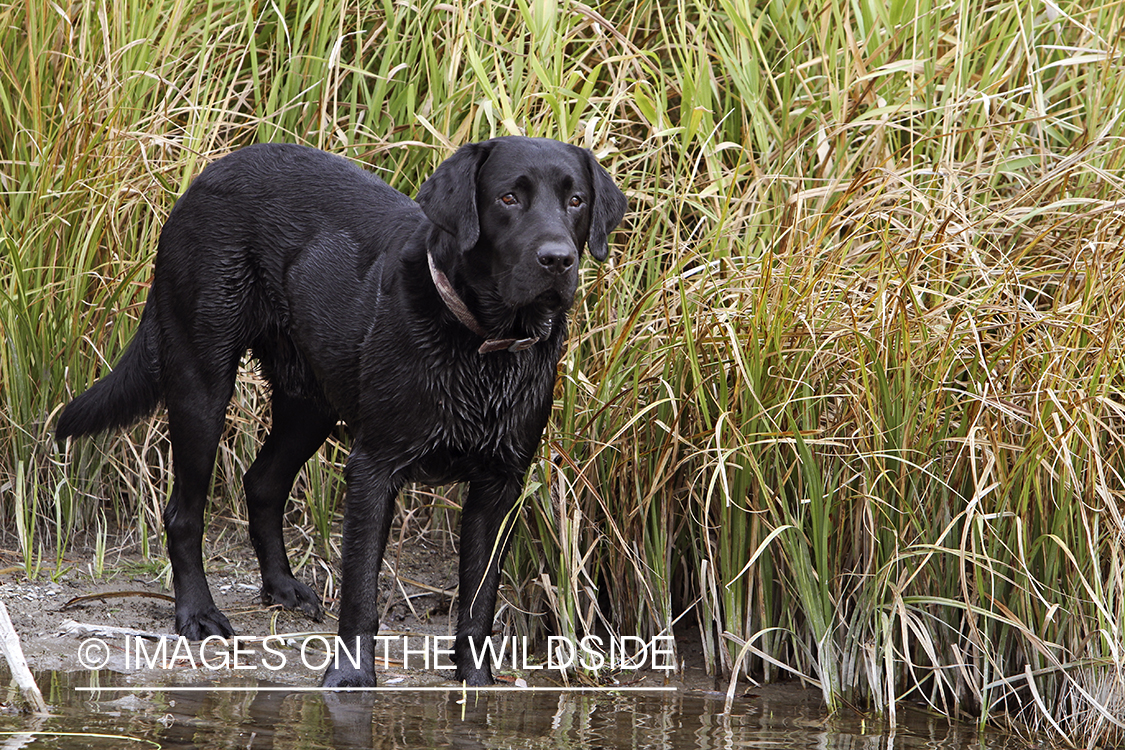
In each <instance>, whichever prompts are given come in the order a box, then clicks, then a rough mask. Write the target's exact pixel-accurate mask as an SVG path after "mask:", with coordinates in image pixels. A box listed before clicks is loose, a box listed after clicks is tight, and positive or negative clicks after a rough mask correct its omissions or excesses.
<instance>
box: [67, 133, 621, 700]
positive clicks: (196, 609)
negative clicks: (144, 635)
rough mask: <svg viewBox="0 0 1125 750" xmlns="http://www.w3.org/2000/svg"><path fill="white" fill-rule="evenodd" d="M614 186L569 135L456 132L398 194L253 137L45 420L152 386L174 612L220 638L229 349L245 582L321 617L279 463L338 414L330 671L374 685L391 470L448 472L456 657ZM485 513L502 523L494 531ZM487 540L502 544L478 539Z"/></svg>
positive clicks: (205, 182)
mask: <svg viewBox="0 0 1125 750" xmlns="http://www.w3.org/2000/svg"><path fill="white" fill-rule="evenodd" d="M625 210H626V201H625V197H624V195H622V193H621V191H620V190H618V188H617V187H616V186H615V185H614V184H613V182H612V180H611V179H610V177H609V175H608V174H607V173H606V171H605V170H604V169H602V168H601V167H600V166H599V165H598V164H597V162H596V161H595V160H594V157H593V155H592V154H591V153H590V152H588V151H585V150H583V149H580V148H576V147H574V146H569V145H567V144H564V143H559V142H558V141H552V140H544V139H530V138H518V137H513V138H497V139H494V140H490V141H486V142H483V143H477V144H470V145H467V146H465V147H463V148H461V149H459V150H458V151H457V152H456V153H455V154H454V155H453V156H452V157H450V158H449V159H448V160H446V161H445V162H444V163H443V164H441V165H440V166H439V167H438V169H437V170H436V171H435V172H434V173H433V175H432V176H431V177H430V178H429V179H428V180H427V181H426V182H425V183H424V184H423V185H422V188H421V189H420V190H419V192H418V202H417V203H415V202H414V201H412V200H410V199H409V198H407V197H406V196H405V195H403V194H402V193H399V192H398V191H396V190H394V189H392V188H390V187H389V186H387V185H386V184H385V183H384V182H382V181H381V180H379V179H378V178H376V177H375V176H373V175H372V174H370V173H368V172H365V171H363V170H361V169H359V168H357V167H355V166H353V165H352V164H351V163H349V162H348V161H346V160H344V159H342V158H339V157H336V156H331V155H329V154H327V153H324V152H322V151H317V150H315V149H311V148H305V147H301V146H293V145H281V144H263V145H258V146H251V147H248V148H245V149H242V150H240V151H236V152H234V153H232V154H231V155H229V156H226V157H224V158H222V159H220V160H218V161H216V162H215V163H214V164H212V165H210V166H209V167H207V168H206V169H205V170H203V172H202V173H201V174H200V175H199V177H198V178H197V179H196V180H195V182H194V183H193V184H192V185H191V187H190V188H189V189H188V190H187V192H185V193H184V195H183V196H182V197H181V198H180V200H179V201H178V202H177V203H176V205H175V207H174V208H173V209H172V213H171V215H170V216H169V217H168V221H167V223H166V224H165V225H164V229H163V231H162V233H161V236H160V246H159V250H158V252H157V255H156V267H155V272H154V278H153V283H152V289H151V291H150V293H149V297H148V301H147V303H146V304H145V308H144V312H143V313H142V316H141V322H140V327H139V328H138V330H137V333H136V336H135V338H134V339H133V341H132V343H131V344H130V345H129V347H128V349H127V350H126V351H125V354H124V355H123V356H122V358H121V361H120V362H119V363H118V365H117V367H115V368H114V369H113V371H112V372H111V373H110V374H108V375H106V376H105V377H104V378H102V379H101V380H99V381H98V382H97V383H95V384H94V386H93V387H91V388H90V390H88V391H86V392H85V393H83V394H82V395H81V396H79V397H78V398H76V399H75V400H74V401H73V402H72V403H70V404H69V405H68V406H67V407H66V409H65V411H63V413H62V416H61V417H60V419H59V423H58V429H57V434H58V436H59V438H60V439H62V438H65V437H68V436H72V435H83V434H89V433H95V432H100V431H103V430H107V429H111V428H115V427H122V426H126V425H128V424H130V423H132V422H134V421H136V420H137V419H139V418H141V417H143V416H144V415H146V414H148V413H151V412H152V411H153V410H154V409H156V407H157V406H158V405H159V404H160V403H161V402H163V403H164V404H165V405H166V406H167V409H168V428H169V432H170V437H171V442H172V451H173V458H174V473H175V481H174V484H173V488H172V496H171V498H170V500H169V502H168V507H167V509H166V510H165V512H164V521H165V528H166V529H167V534H168V555H169V558H170V559H171V562H172V571H173V581H174V584H175V594H176V630H177V631H178V632H179V633H180V634H181V635H184V636H187V637H189V638H193V639H200V638H204V637H206V636H208V635H222V636H226V635H230V634H231V633H232V632H233V631H232V629H231V626H230V623H229V622H228V621H227V618H226V617H225V616H224V615H223V614H222V613H221V612H220V611H219V610H218V608H217V607H216V606H215V603H214V600H213V599H212V598H211V592H210V590H209V589H208V587H207V580H206V578H205V576H204V572H203V559H202V552H201V549H202V547H201V543H202V537H203V511H204V506H205V504H206V498H207V492H208V489H209V486H210V481H211V473H212V469H213V467H214V462H215V451H216V448H217V444H218V441H219V437H220V433H221V432H222V429H223V422H224V416H225V413H226V408H227V404H228V403H229V401H230V399H231V395H232V392H233V388H234V381H235V373H236V370H237V368H238V363H239V361H240V359H241V358H242V356H243V354H244V353H245V352H246V351H247V350H250V351H251V352H252V353H253V356H254V357H255V358H256V359H257V361H258V362H259V363H260V366H261V371H262V373H263V374H264V376H265V378H266V379H267V380H268V381H269V383H270V387H271V393H272V401H271V408H272V426H271V429H270V433H269V436H268V437H267V438H266V441H265V444H264V445H263V446H262V449H261V451H260V452H259V454H258V456H257V458H256V460H255V461H254V463H253V465H252V466H251V467H250V469H249V470H248V471H247V472H246V476H245V478H244V485H245V490H246V500H247V504H248V508H249V520H250V538H251V540H252V541H253V544H254V550H255V552H256V553H257V556H258V561H259V564H260V566H261V571H262V599H263V600H264V601H265V602H267V603H275V604H281V605H284V606H286V607H289V608H294V609H300V610H304V611H305V612H307V613H308V614H309V615H311V616H313V617H316V618H319V616H320V614H321V608H320V602H319V599H318V597H317V595H316V594H315V593H314V592H313V591H312V590H311V589H310V588H309V587H308V586H306V585H305V584H303V583H301V582H299V581H297V580H296V579H295V578H294V577H293V573H292V571H291V570H290V567H289V560H288V558H287V556H286V552H285V547H284V542H283V539H282V515H283V513H284V509H285V504H286V500H287V498H288V496H289V492H290V490H291V488H292V484H293V480H294V478H295V476H296V474H297V472H298V471H299V469H300V467H301V466H302V465H303V464H304V463H305V461H306V460H307V459H308V458H309V457H310V456H312V455H313V454H314V453H315V452H316V450H317V448H318V447H319V446H320V445H321V443H323V442H324V440H325V439H326V438H327V437H328V435H329V433H330V431H331V430H332V429H333V427H334V426H335V425H336V423H337V421H338V420H341V419H342V420H343V421H344V422H345V423H346V424H347V426H348V428H349V431H350V432H351V435H352V438H353V441H354V443H353V448H352V452H351V455H350V457H349V458H348V464H347V483H348V489H347V507H346V512H345V517H344V537H343V557H344V559H343V580H342V585H341V599H340V626H339V633H340V635H341V636H343V637H344V639H345V642H347V643H352V642H354V639H355V638H356V637H357V636H358V637H360V638H361V641H360V642H361V651H362V656H361V664H360V666H359V668H355V667H354V666H353V665H352V663H351V662H350V661H349V659H348V658H347V657H346V655H343V656H341V657H340V658H339V660H338V661H337V662H336V663H335V664H333V665H332V666H330V667H329V669H328V671H327V673H326V674H325V676H324V684H325V685H328V686H335V687H342V686H365V685H374V684H375V668H374V652H373V645H374V644H373V642H372V639H371V636H374V635H375V633H376V632H377V631H378V629H379V617H378V609H377V604H376V593H377V590H378V585H377V584H378V576H379V569H380V567H381V565H382V558H383V548H384V546H385V544H386V541H387V534H388V530H389V528H390V524H391V515H392V511H393V508H394V500H395V496H396V495H397V493H398V492H399V490H400V489H401V488H402V487H403V485H404V484H406V483H407V482H411V481H420V482H425V483H431V484H444V483H448V482H455V481H468V482H469V493H468V498H467V500H466V501H465V504H464V508H463V514H462V518H461V562H460V605H459V612H458V623H457V636H456V640H455V644H454V651H455V654H456V662H457V671H456V677H457V679H459V680H464V681H466V682H468V683H469V684H470V685H482V684H488V683H490V682H492V674H491V670H490V668H489V665H488V664H487V663H484V664H481V665H479V666H478V665H477V664H476V663H474V660H473V659H472V651H471V649H470V642H472V643H473V644H475V645H476V648H477V650H478V651H479V650H480V648H481V644H482V643H483V642H484V639H486V638H487V637H488V636H489V633H490V631H491V628H492V618H493V614H494V607H495V601H496V588H497V584H498V581H499V574H500V565H501V561H502V559H503V556H504V551H505V550H506V548H507V542H508V532H509V531H510V528H511V524H510V523H509V524H508V525H507V526H505V519H506V517H507V516H508V514H509V511H510V510H511V509H512V507H513V505H514V503H515V502H516V500H517V499H518V497H519V494H520V491H521V488H522V486H523V481H524V476H525V474H526V472H527V470H528V467H529V466H530V463H531V460H532V458H533V456H534V453H535V451H536V449H537V446H538V444H539V440H540V438H541V436H542V434H543V428H544V426H545V425H546V423H547V417H548V414H549V412H550V410H551V401H552V390H553V386H554V382H555V372H556V366H557V363H558V360H559V357H560V356H561V353H562V349H563V342H564V339H565V337H566V314H567V309H568V308H569V307H570V305H571V303H572V301H573V298H574V293H575V287H576V284H577V280H578V260H579V256H580V255H581V253H582V250H583V247H584V246H588V247H589V249H590V253H591V254H592V255H593V256H594V257H595V258H597V259H598V260H604V259H605V257H606V255H607V253H608V245H607V239H608V234H609V233H610V232H611V231H612V230H613V229H614V227H616V226H617V224H618V223H619V222H620V221H621V219H622V217H623V215H624V213H625ZM501 532H503V536H502V538H501ZM498 538H499V542H498Z"/></svg>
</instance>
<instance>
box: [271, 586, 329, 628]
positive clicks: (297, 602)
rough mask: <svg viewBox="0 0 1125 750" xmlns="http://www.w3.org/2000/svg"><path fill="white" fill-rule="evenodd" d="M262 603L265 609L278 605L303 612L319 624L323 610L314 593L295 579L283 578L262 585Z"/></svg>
mask: <svg viewBox="0 0 1125 750" xmlns="http://www.w3.org/2000/svg"><path fill="white" fill-rule="evenodd" d="M262 603H263V604H265V605H266V606H267V607H268V606H271V605H274V604H280V605H281V606H282V607H285V609H291V610H294V611H298V612H304V613H305V614H306V615H308V616H309V617H311V618H312V619H313V620H316V621H317V622H320V620H321V618H323V617H324V610H323V609H322V608H321V606H320V597H319V596H317V595H316V592H315V591H313V590H312V589H311V588H309V587H308V586H306V585H305V584H303V583H301V582H300V581H298V580H297V579H296V578H285V579H282V580H280V581H274V582H273V583H265V582H263V583H262Z"/></svg>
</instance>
